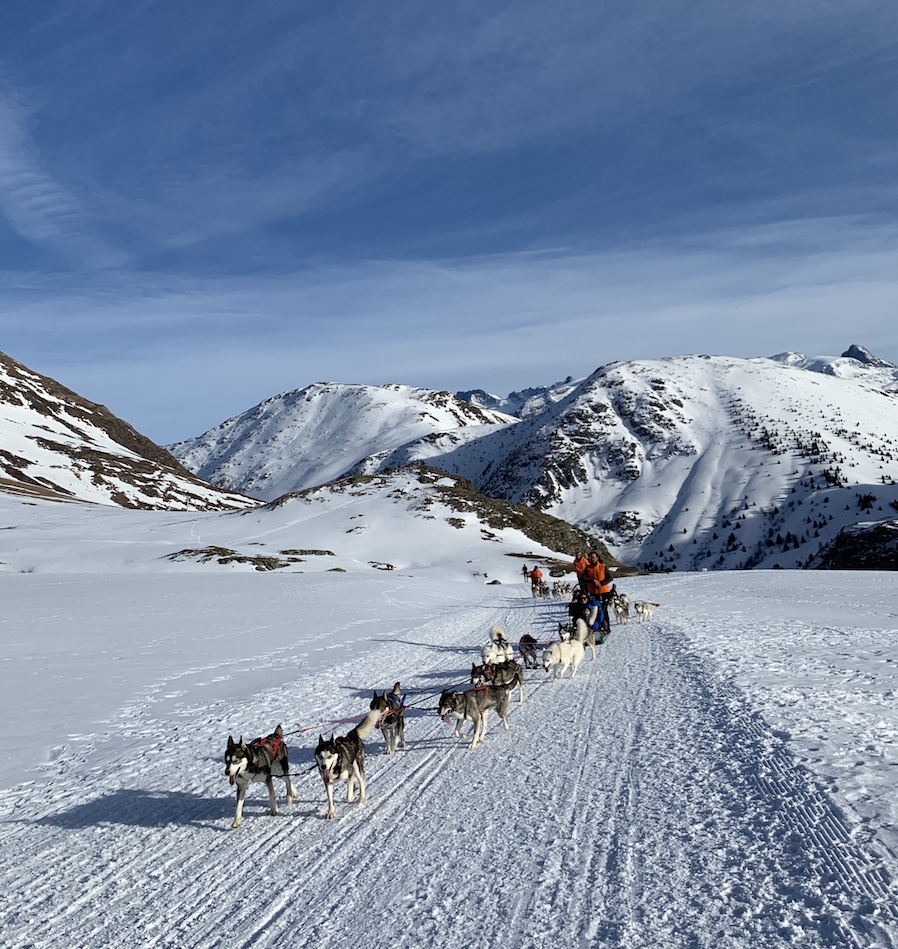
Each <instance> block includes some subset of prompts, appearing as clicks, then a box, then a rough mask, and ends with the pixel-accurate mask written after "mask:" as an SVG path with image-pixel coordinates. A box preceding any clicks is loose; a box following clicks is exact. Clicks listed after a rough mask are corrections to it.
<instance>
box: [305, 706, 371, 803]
mask: <svg viewBox="0 0 898 949" xmlns="http://www.w3.org/2000/svg"><path fill="white" fill-rule="evenodd" d="M381 715H382V713H381V711H380V710H379V709H376V708H373V709H371V711H370V712H368V714H367V715H366V716H365V717H364V719H363V720H362V721H361V722H359V724H358V725H356V726H355V728H353V729H352V731H350V732H349V733H348V734H346V735H342V736H341V737H339V738H334V736H333V735H331V737H330V738H329V739H328V740H326V741H325V739H324V736H323V735H319V736H318V746H317V747H316V748H315V762H316V764H317V765H318V773H319V774H320V775H321V780H322V781H323V782H324V790H325V791H326V792H327V818H328V820H330V819H331V818H332V817H336V815H337V811H336V808H335V807H334V787H333V784H334V781H345V782H346V800H347V802H348V803H349V804H351V803H352V802H353V801H354V800H355V782H356V781H358V782H359V804H364V803H365V744H364V740H365V739H366V738H367V737H368V736H369V735H370V734H371V732H373V731H374V728H375V726H376V725H377V722H378V720H379V719H380V717H381Z"/></svg>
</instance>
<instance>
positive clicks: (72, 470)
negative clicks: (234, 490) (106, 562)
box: [0, 353, 254, 510]
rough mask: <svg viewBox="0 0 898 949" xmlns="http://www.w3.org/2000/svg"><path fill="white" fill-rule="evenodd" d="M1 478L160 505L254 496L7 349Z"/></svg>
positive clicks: (53, 491) (0, 415)
mask: <svg viewBox="0 0 898 949" xmlns="http://www.w3.org/2000/svg"><path fill="white" fill-rule="evenodd" d="M0 484H2V487H3V489H4V490H15V491H18V492H20V493H25V494H35V495H38V496H40V495H43V496H57V497H64V498H76V499H79V500H82V501H92V502H95V503H98V504H109V505H120V506H123V507H130V508H148V509H153V510H221V509H228V508H231V509H233V508H239V507H246V506H247V505H251V504H253V503H254V502H253V501H251V500H250V499H249V498H246V497H241V496H238V495H234V494H229V493H226V492H224V491H221V490H219V489H218V488H214V487H212V486H211V485H208V484H204V483H203V482H201V481H199V480H198V479H197V478H195V477H193V476H192V475H191V474H190V472H189V471H187V470H185V469H183V468H182V467H181V466H180V464H179V463H178V462H177V461H176V460H175V458H173V457H172V456H171V455H169V453H168V452H166V451H165V450H164V449H162V448H160V447H159V446H158V445H154V444H153V443H152V442H151V441H150V440H149V439H147V438H144V437H143V436H142V435H140V434H138V433H137V432H135V431H134V429H132V428H131V426H130V425H128V424H127V423H125V422H123V421H122V420H121V419H118V418H116V417H115V416H114V415H112V414H111V413H110V412H109V411H108V410H107V409H106V408H105V407H104V406H102V405H97V404H96V403H93V402H88V401H87V400H86V399H83V398H81V397H80V396H79V395H77V394H76V393H74V392H72V391H71V390H69V389H66V388H65V387H63V386H61V385H59V383H58V382H56V381H55V380H53V379H50V378H48V377H46V376H42V375H40V374H39V373H36V372H32V371H31V370H30V369H27V368H26V367H25V366H23V365H21V364H20V363H17V362H16V361H15V360H14V359H10V358H9V357H8V356H6V355H4V354H3V353H0Z"/></svg>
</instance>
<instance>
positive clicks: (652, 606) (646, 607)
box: [633, 600, 661, 623]
mask: <svg viewBox="0 0 898 949" xmlns="http://www.w3.org/2000/svg"><path fill="white" fill-rule="evenodd" d="M659 606H661V604H660V603H649V602H648V601H647V600H637V601H636V602H635V603H634V604H633V609H634V610H636V615H637V616H638V617H639V622H640V623H644V622H646V620H650V619H651V618H652V614H653V613H654V612H655V610H657V609H658V607H659Z"/></svg>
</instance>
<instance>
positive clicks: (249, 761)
mask: <svg viewBox="0 0 898 949" xmlns="http://www.w3.org/2000/svg"><path fill="white" fill-rule="evenodd" d="M224 757H225V774H226V775H227V777H228V780H229V781H230V782H231V784H236V785H237V813H236V815H235V816H234V823H233V824H231V827H233V828H234V829H235V830H236V829H237V828H238V827H239V826H240V822H241V821H242V820H243V801H244V799H245V798H246V789H247V787H248V786H249V785H250V784H252V783H253V782H254V781H264V782H265V784H266V785H267V787H268V799H269V800H270V801H271V813H272V814H277V812H278V802H277V797H275V793H274V781H273V780H272V778H273V777H275V778H283V779H284V781H285V782H286V784H287V803H288V804H292V803H293V800H294V798H295V797H296V791H295V790H294V788H293V785H292V783H291V782H290V762H289V761H288V760H287V746H286V745H285V744H284V729H283V728H281V726H280V725H278V727H277V728H276V729H275V730H274V731H273V732H272V733H271V734H270V735H268V736H267V737H266V738H256V739H255V740H254V741H251V742H250V743H249V744H247V743H246V742H245V741H244V740H243V735H241V736H240V740H239V741H234V739H233V738H232V737H231V736H230V735H228V748H227V751H225V756H224Z"/></svg>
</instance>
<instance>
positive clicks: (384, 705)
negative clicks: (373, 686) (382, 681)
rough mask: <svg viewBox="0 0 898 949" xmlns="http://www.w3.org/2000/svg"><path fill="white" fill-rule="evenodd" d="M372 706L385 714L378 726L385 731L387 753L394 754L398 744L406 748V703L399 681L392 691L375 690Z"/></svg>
mask: <svg viewBox="0 0 898 949" xmlns="http://www.w3.org/2000/svg"><path fill="white" fill-rule="evenodd" d="M371 708H374V709H377V710H378V711H379V712H380V713H381V714H382V716H383V717H382V718H381V720H380V725H379V726H378V727H379V728H380V730H381V731H382V732H383V736H384V743H385V744H386V746H387V747H386V751H387V754H388V755H391V754H393V752H394V751H395V750H396V747H397V745H398V746H400V747H402V748H405V705H404V704H403V702H402V689H401V688H400V685H399V683H398V682H397V683H396V684H395V685H394V686H393V691H392V692H384V694H383V695H378V694H377V692H375V693H374V698H373V699H371Z"/></svg>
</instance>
